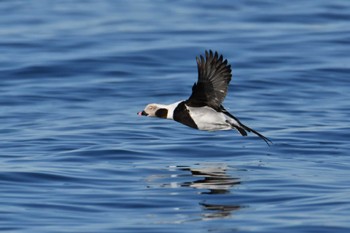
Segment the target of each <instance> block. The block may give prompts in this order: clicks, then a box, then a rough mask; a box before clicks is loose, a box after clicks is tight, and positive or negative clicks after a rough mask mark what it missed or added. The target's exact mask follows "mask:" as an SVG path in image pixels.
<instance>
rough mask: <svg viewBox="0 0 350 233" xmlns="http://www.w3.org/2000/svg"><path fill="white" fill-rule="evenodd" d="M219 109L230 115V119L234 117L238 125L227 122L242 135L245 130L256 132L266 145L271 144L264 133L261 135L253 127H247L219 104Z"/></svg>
mask: <svg viewBox="0 0 350 233" xmlns="http://www.w3.org/2000/svg"><path fill="white" fill-rule="evenodd" d="M221 111H222V112H223V113H224V114H226V115H227V116H229V117H231V118H232V119H234V120H235V121H236V122H237V123H238V125H236V124H232V122H229V121H227V122H228V123H230V124H231V125H232V127H234V128H235V129H237V130H238V132H239V133H240V134H241V135H242V136H247V132H246V131H248V132H251V133H254V134H256V135H257V136H259V137H260V138H261V139H262V140H264V141H265V142H266V144H267V145H268V146H270V145H272V141H271V140H270V139H268V138H267V137H265V136H264V135H262V134H261V133H259V132H257V131H255V130H254V129H251V128H249V127H248V126H245V125H243V124H242V123H241V122H240V121H239V120H238V119H237V118H236V117H234V116H233V115H232V114H231V113H229V112H228V111H227V110H226V109H225V108H224V107H223V106H221Z"/></svg>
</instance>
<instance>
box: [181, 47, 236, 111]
mask: <svg viewBox="0 0 350 233" xmlns="http://www.w3.org/2000/svg"><path fill="white" fill-rule="evenodd" d="M196 60H197V66H198V81H197V83H195V84H194V85H193V87H192V95H191V96H190V98H189V99H188V100H187V101H186V105H188V106H191V107H202V106H209V107H212V108H213V109H215V110H217V111H220V106H221V103H222V102H223V101H224V99H225V97H226V94H227V89H228V84H229V83H230V81H231V77H232V75H231V66H230V65H228V64H227V60H226V59H225V60H223V57H222V55H220V56H219V55H218V53H217V52H215V54H213V52H212V51H211V50H209V52H208V51H205V59H204V57H203V56H202V55H201V56H200V57H199V58H198V57H197V58H196Z"/></svg>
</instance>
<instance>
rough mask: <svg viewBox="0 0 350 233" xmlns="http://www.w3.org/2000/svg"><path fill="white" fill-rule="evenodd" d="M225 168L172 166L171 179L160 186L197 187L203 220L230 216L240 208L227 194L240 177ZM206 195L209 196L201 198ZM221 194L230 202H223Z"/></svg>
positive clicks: (219, 166)
mask: <svg viewBox="0 0 350 233" xmlns="http://www.w3.org/2000/svg"><path fill="white" fill-rule="evenodd" d="M227 170H228V169H227V166H225V165H222V164H198V165H195V166H193V167H185V166H174V167H170V168H169V171H171V172H172V174H171V175H170V177H171V181H170V180H168V181H170V182H169V183H163V184H162V185H161V186H162V187H167V188H175V189H176V188H180V187H190V188H194V189H198V190H200V191H199V192H198V194H199V195H203V196H201V201H199V202H198V204H199V205H200V206H201V207H202V213H201V218H202V219H203V220H208V219H216V218H227V217H230V216H231V214H232V212H233V211H236V210H239V209H240V208H241V206H240V205H238V204H233V203H232V202H231V201H232V199H231V198H230V197H229V196H227V195H232V194H231V190H232V189H233V187H234V186H236V185H239V184H240V179H239V178H235V177H232V176H230V175H229V174H228V173H227ZM179 171H185V172H186V174H183V173H180V174H179ZM153 178H156V177H153ZM158 178H159V177H158ZM163 178H165V177H163ZM168 178H169V177H168ZM156 179H157V178H156ZM189 180H190V181H189ZM206 195H210V196H207V197H208V198H204V200H203V197H205V196H206ZM213 195H218V197H217V198H215V197H214V196H213ZM221 195H224V196H226V198H224V201H226V202H227V201H228V200H229V202H230V203H224V204H223V203H222V202H223V200H222V199H223V198H220V196H221Z"/></svg>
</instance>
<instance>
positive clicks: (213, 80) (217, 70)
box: [138, 50, 271, 145]
mask: <svg viewBox="0 0 350 233" xmlns="http://www.w3.org/2000/svg"><path fill="white" fill-rule="evenodd" d="M196 60H197V66H198V81H197V83H195V84H194V85H193V87H192V94H191V96H190V98H188V99H187V100H184V101H178V102H176V103H173V104H169V105H165V104H148V105H147V106H146V107H145V109H144V110H143V111H141V112H139V113H138V115H140V116H149V117H159V118H165V119H171V120H175V121H177V122H180V123H182V124H184V125H187V126H189V127H191V128H194V129H199V130H206V131H218V130H231V129H236V130H237V131H238V132H239V133H240V134H241V135H242V136H247V132H251V133H254V134H256V135H257V136H259V137H260V138H261V139H263V140H264V141H265V142H266V143H267V144H268V145H269V144H271V141H270V140H269V139H268V138H267V137H265V136H263V135H262V134H260V133H258V132H257V131H255V130H254V129H251V128H249V127H248V126H246V125H244V124H242V123H241V122H240V121H239V120H238V119H237V118H236V117H234V116H233V115H232V114H230V113H229V112H228V111H227V110H226V109H225V108H224V106H222V102H223V101H224V99H225V97H226V94H227V90H228V85H229V83H230V81H231V77H232V75H231V66H230V65H229V64H228V62H227V60H226V59H225V60H224V59H223V56H222V55H220V56H219V55H218V53H217V52H215V53H213V52H212V51H211V50H210V51H209V52H208V51H205V58H204V57H203V56H202V55H201V56H200V57H199V58H198V57H197V58H196Z"/></svg>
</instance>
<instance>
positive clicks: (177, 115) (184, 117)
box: [173, 101, 198, 129]
mask: <svg viewBox="0 0 350 233" xmlns="http://www.w3.org/2000/svg"><path fill="white" fill-rule="evenodd" d="M173 118H174V120H175V121H177V122H180V123H181V124H184V125H187V126H189V127H191V128H194V129H198V126H197V125H196V123H195V122H194V121H193V119H192V117H191V116H190V113H189V111H188V109H187V108H186V106H185V102H184V101H183V102H181V103H179V105H178V106H177V107H176V108H175V110H174V115H173Z"/></svg>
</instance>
